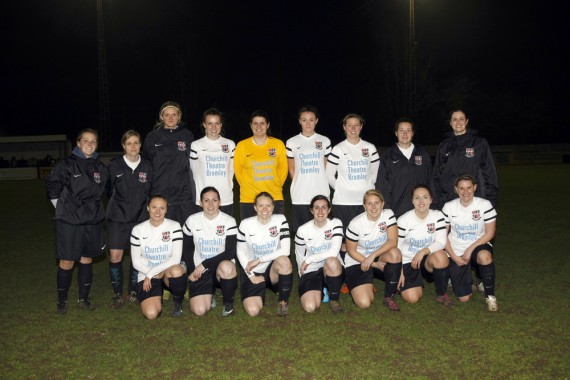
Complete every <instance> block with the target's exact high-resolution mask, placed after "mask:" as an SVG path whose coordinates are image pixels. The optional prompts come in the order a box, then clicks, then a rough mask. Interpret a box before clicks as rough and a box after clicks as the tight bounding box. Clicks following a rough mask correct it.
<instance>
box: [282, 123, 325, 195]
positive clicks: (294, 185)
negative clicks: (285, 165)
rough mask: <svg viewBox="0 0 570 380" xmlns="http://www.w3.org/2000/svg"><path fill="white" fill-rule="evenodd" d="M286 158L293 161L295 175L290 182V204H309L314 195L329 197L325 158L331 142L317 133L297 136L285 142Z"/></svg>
mask: <svg viewBox="0 0 570 380" xmlns="http://www.w3.org/2000/svg"><path fill="white" fill-rule="evenodd" d="M286 148H287V158H289V159H294V160H295V175H294V176H293V181H292V182H291V202H292V203H293V204H294V205H295V204H301V205H303V204H309V203H311V200H312V199H313V197H314V196H315V195H319V194H321V195H324V196H326V197H330V189H329V183H328V180H327V174H326V170H325V160H326V157H327V156H328V155H329V154H330V152H331V149H332V147H331V140H329V138H328V137H325V136H323V135H320V134H318V133H315V134H313V135H312V136H310V137H306V136H303V134H301V133H300V134H298V135H297V136H293V137H291V138H290V139H289V140H287V143H286Z"/></svg>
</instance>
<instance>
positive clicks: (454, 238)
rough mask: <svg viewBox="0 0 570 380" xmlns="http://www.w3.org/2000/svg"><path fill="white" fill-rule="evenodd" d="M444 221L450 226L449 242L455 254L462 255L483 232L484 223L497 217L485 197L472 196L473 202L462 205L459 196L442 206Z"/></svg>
mask: <svg viewBox="0 0 570 380" xmlns="http://www.w3.org/2000/svg"><path fill="white" fill-rule="evenodd" d="M442 211H443V214H444V215H445V223H446V224H447V225H449V226H450V227H451V229H450V232H449V236H448V238H449V242H450V244H451V248H453V252H455V254H456V255H457V256H463V254H464V253H465V250H466V249H467V248H469V246H470V245H471V244H473V242H474V241H475V240H477V239H479V238H480V237H481V236H483V235H484V234H485V224H486V223H491V222H493V221H495V220H496V218H497V211H496V210H495V208H494V207H493V205H492V204H491V202H489V201H488V200H486V199H483V198H479V197H473V202H471V204H470V205H469V206H467V207H463V205H462V204H461V201H460V200H459V198H456V199H454V200H452V201H449V202H447V203H446V204H445V205H444V206H443V209H442Z"/></svg>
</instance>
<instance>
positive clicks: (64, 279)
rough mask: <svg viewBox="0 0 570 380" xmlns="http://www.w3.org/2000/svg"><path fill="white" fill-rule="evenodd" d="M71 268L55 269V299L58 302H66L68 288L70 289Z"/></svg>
mask: <svg viewBox="0 0 570 380" xmlns="http://www.w3.org/2000/svg"><path fill="white" fill-rule="evenodd" d="M72 275H73V268H71V269H69V270H66V269H61V268H59V267H58V268H57V299H58V301H62V302H63V301H67V297H68V295H69V288H70V287H71V278H72Z"/></svg>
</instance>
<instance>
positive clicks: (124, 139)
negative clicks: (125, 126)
mask: <svg viewBox="0 0 570 380" xmlns="http://www.w3.org/2000/svg"><path fill="white" fill-rule="evenodd" d="M133 136H136V137H138V138H139V143H142V141H141V135H140V133H138V132H137V131H135V130H134V129H129V130H128V131H126V132H125V133H123V137H121V145H125V143H126V142H127V140H128V139H130V138H131V137H133Z"/></svg>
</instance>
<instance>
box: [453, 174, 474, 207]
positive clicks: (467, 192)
mask: <svg viewBox="0 0 570 380" xmlns="http://www.w3.org/2000/svg"><path fill="white" fill-rule="evenodd" d="M475 191H477V185H475V184H474V183H473V181H471V180H468V179H465V180H461V181H459V182H457V185H456V186H455V192H456V193H457V195H459V200H460V202H461V204H462V205H463V206H469V205H470V204H471V202H473V197H474V195H475Z"/></svg>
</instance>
